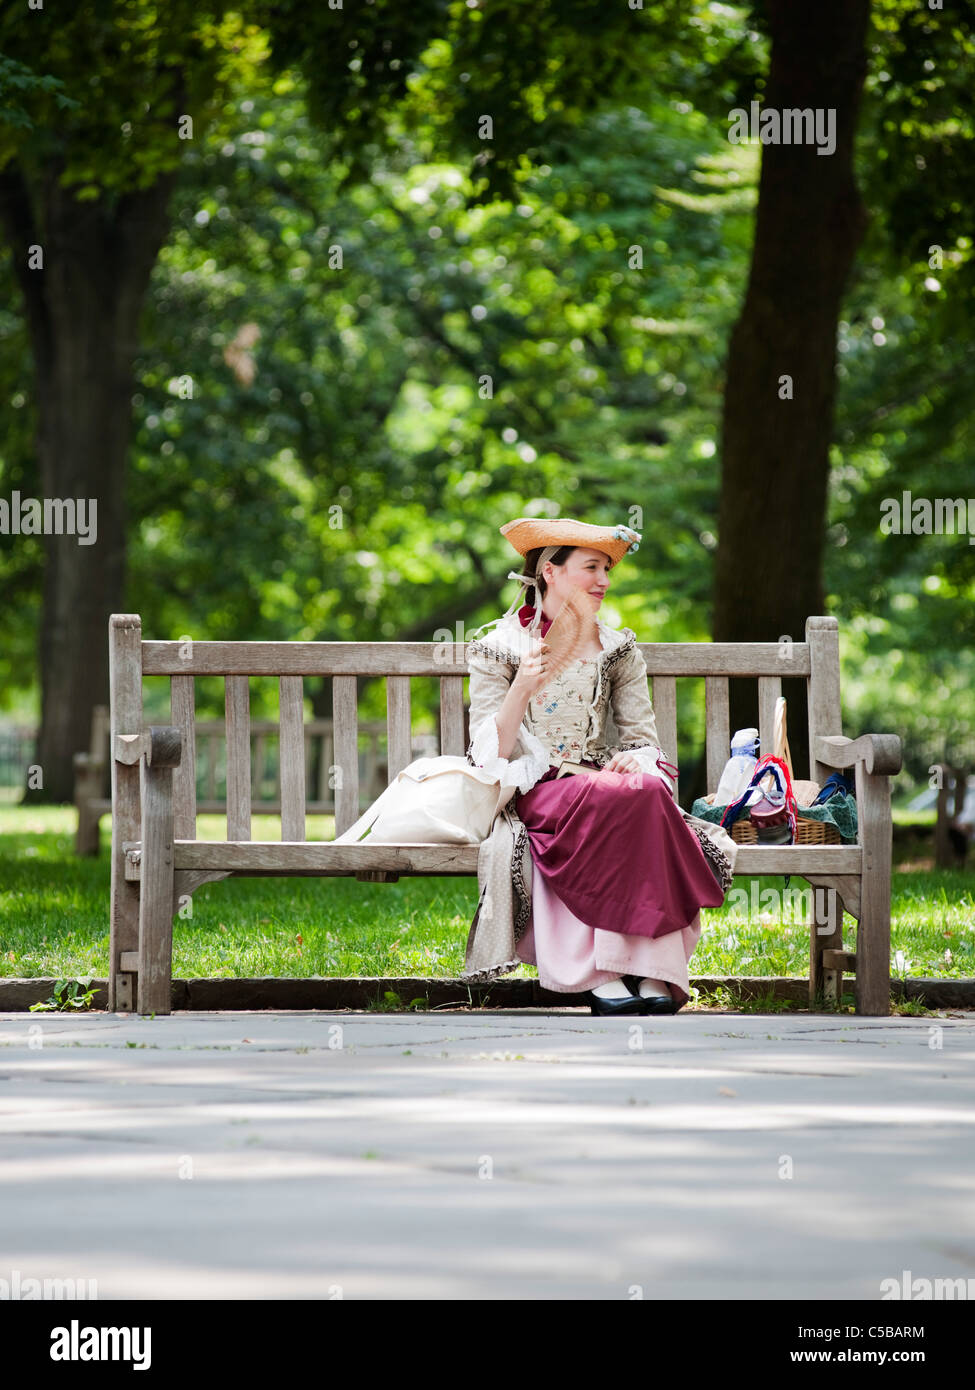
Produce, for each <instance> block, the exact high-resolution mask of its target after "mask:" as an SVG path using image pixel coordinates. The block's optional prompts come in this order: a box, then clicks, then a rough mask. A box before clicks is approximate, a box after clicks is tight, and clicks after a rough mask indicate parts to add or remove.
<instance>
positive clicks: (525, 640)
mask: <svg viewBox="0 0 975 1390" xmlns="http://www.w3.org/2000/svg"><path fill="white" fill-rule="evenodd" d="M501 534H502V535H504V536H506V537H507V539H508V540H509V541H510V543H511V544H512V545H513V546H514V548H515V550H517V551H518V553H519V555H521V556H523V557H524V560H525V565H524V572H523V573H522V574H520V575H518V574H513V575H512V576H511V577H512V578H516V579H518V580H519V582H520V583H522V584H523V585H524V586H525V591H524V595H523V597H524V600H525V602H524V603H523V606H522V607H521V608H520V609H519V611H518V613H517V614H515V613H513V611H512V610H513V609H514V607H515V604H512V605H511V608H509V609H508V612H507V613H505V614H504V616H503V617H502V618H500V619H496V620H495V623H494V625H493V631H491V632H489V633H488V634H487V636H486V637H483V638H478V639H477V640H475V641H474V642H472V643H471V644H470V645H469V646H468V667H469V670H470V706H471V707H470V729H471V744H470V747H469V749H468V760H469V761H470V762H472V763H474V764H475V765H476V766H479V767H484V768H486V769H487V770H489V771H492V772H496V773H497V775H498V776H499V777H500V778H501V780H502V782H503V783H505V784H508V785H516V786H517V791H516V792H515V793H514V795H513V797H512V799H511V801H510V803H509V806H508V808H507V809H506V811H505V813H504V814H505V816H506V819H507V822H508V827H509V831H510V833H511V835H512V836H513V837H514V838H513V840H509V842H508V843H511V844H513V845H514V846H515V849H514V851H513V853H512V871H511V872H512V877H513V878H515V879H517V878H518V875H519V868H518V864H517V862H516V861H517V860H518V858H519V851H518V845H519V840H518V836H519V834H521V835H522V837H523V833H524V832H523V831H522V830H521V825H523V827H524V830H526V831H527V839H528V844H529V846H530V855H531V870H532V872H531V877H530V884H531V887H530V901H531V912H530V917H528V920H527V921H526V920H525V918H526V917H527V916H528V914H527V905H526V904H525V903H524V893H522V900H523V905H524V906H525V907H526V910H525V911H524V912H522V913H521V915H520V920H519V921H518V924H517V926H516V929H515V932H514V936H513V938H511V937H510V936H509V940H511V939H513V940H514V941H515V946H516V952H517V959H518V960H521V961H525V962H527V963H529V964H534V965H537V967H538V976H539V982H540V983H541V985H542V987H543V988H545V989H550V990H553V991H557V992H561V993H580V992H583V991H589V998H590V1001H591V1007H592V1012H593V1013H594V1014H659V1013H676V1012H677V1011H678V1010H679V1009H680V1008H682V1007H683V1005H684V1004H685V1003H686V1002H687V1000H688V998H689V997H690V996H689V981H688V970H687V962H688V960H689V959H690V956H691V953H692V952H693V950H694V948H695V946H696V945H697V942H698V940H699V939H700V936H701V920H700V909H701V908H702V907H718V906H720V905H721V903H722V902H723V901H724V895H725V893H726V892H727V890H728V888H729V887H730V885H731V871H732V868H733V863H734V858H733V853H734V852H733V851H732V855H731V856H730V857H729V855H728V853H727V848H726V847H727V846H730V845H731V844H732V843H733V842H731V841H730V838H729V837H728V835H727V832H726V831H724V830H722V829H721V828H720V827H719V826H714V825H711V824H709V823H708V822H705V821H701V820H698V819H697V818H696V817H691V816H689V815H688V814H687V813H686V812H685V811H683V810H682V808H681V807H680V806H678V804H677V802H676V800H675V798H674V792H673V786H672V781H671V778H672V777H675V776H676V768H674V767H673V765H672V764H670V763H668V762H667V759H666V757H665V755H664V754H663V752H662V751H661V749H660V747H659V744H658V742H657V730H656V724H655V721H654V716H653V709H652V706H651V703H650V697H649V694H648V691H647V670H646V663H645V662H644V660H643V656H642V655H641V653H640V652H639V650H638V649H637V647H636V640H635V636H634V634H633V632H632V631H630V629H629V628H623V629H615V628H612V627H610V626H608V624H606V623H604V622H602V621H601V619H600V618H599V616H598V614H599V608H600V606H601V604H602V601H603V597H604V595H605V593H606V591H607V589H608V587H609V582H610V580H609V572H610V570H612V569H613V567H614V566H615V565H616V564H617V563H618V562H619V561H620V560H621V559H622V557H623V555H624V554H625V553H626V552H627V550H628V549H630V548H632V549H636V548H637V543H638V542H639V539H640V538H639V535H638V534H637V533H636V532H635V531H632V530H631V529H630V528H629V527H625V526H617V527H608V526H593V525H590V524H588V523H586V522H580V521H573V520H570V519H560V520H554V521H552V520H531V519H526V518H520V519H518V520H517V521H511V522H508V524H507V525H505V526H502V527H501ZM580 594H581V595H584V596H586V602H587V603H588V604H591V606H592V617H590V616H589V610H588V609H586V608H585V607H584V606H582V607H580V604H579V595H580ZM521 597H522V596H521V595H519V598H521ZM566 600H570V602H569V604H568V607H567V609H566V613H567V614H571V613H572V612H573V610H574V611H575V612H576V613H581V615H582V616H581V617H580V619H579V622H578V624H577V627H576V631H577V634H578V635H577V636H576V637H575V638H574V640H573V642H572V644H571V646H570V647H569V648H568V649H567V650H570V651H572V653H573V659H571V660H570V661H569V664H567V665H566V664H565V657H564V655H563V658H562V660H561V661H560V660H558V659H556V658H555V657H554V656H553V654H552V653H551V650H550V648H549V645H548V643H547V642H546V641H545V638H546V636H547V634H548V631H549V629H550V627H551V625H552V622H553V620H554V619H555V618H556V617H557V616H558V615H559V613H560V611H561V610H562V607H563V603H565V602H566ZM515 602H516V603H517V602H518V600H517V599H516V601H515ZM486 626H487V625H486ZM565 626H566V624H565V623H563V624H561V625H560V627H562V628H564V627H565ZM568 626H569V627H570V628H571V626H572V624H571V623H569V624H568ZM559 631H560V629H558V628H557V629H556V632H557V633H558V632H559ZM555 636H556V634H553V642H554V640H555ZM609 711H611V712H612V721H613V723H614V724H615V727H616V734H617V739H616V740H614V742H615V744H616V746H615V747H610V746H609V744H608V742H607V724H608V719H607V715H608V712H609ZM563 763H570V764H573V765H575V767H577V768H578V771H576V772H575V775H571V776H570V775H566V771H567V769H566V770H562V772H561V775H560V769H562V764H563ZM519 822H520V823H521V825H519ZM525 882H526V880H525V879H524V878H523V877H522V884H524V883H525ZM485 896H486V895H485V894H483V893H482V903H481V905H479V908H478V916H477V917H475V920H474V923H473V925H472V928H471V938H470V941H469V943H468V960H469V961H470V960H471V959H472V955H476V954H477V953H476V951H475V950H474V949H473V948H474V946H475V939H476V934H477V931H478V930H480V929H481V927H482V926H483V927H484V931H485V936H487V935H488V934H489V933H496V932H497V926H496V924H494V923H492V921H491V916H490V912H488V913H487V914H486V925H485V924H484V923H483V922H482V921H481V919H482V914H484V908H485V903H484V901H483V899H484V897H485ZM487 896H489V895H487ZM499 896H500V895H499ZM509 954H510V952H509ZM481 959H482V960H483V959H484V952H483V950H482V951H481ZM516 964H517V960H509V961H507V962H503V961H502V962H500V963H499V964H497V965H492V966H491V968H490V969H488V970H483V971H481V972H480V978H485V979H486V978H490V977H492V976H493V975H494V974H497V973H501V971H502V970H503V969H511V968H514V967H515V965H516Z"/></svg>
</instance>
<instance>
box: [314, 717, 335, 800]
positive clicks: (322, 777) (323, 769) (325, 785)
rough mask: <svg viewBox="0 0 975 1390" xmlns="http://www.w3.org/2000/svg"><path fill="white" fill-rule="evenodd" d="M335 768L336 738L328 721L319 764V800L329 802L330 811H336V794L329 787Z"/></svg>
mask: <svg viewBox="0 0 975 1390" xmlns="http://www.w3.org/2000/svg"><path fill="white" fill-rule="evenodd" d="M334 766H335V738H334V734H333V732H332V721H331V720H329V721H328V729H327V730H326V731H325V732H324V733H323V734H322V752H321V757H320V759H319V762H318V800H319V801H320V802H325V801H327V802H328V805H329V809H330V810H331V811H333V812H334V810H335V793H334V791H333V790H332V788H331V787H330V785H329V778H330V777H331V775H332V768H333V767H334Z"/></svg>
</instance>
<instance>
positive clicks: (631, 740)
mask: <svg viewBox="0 0 975 1390" xmlns="http://www.w3.org/2000/svg"><path fill="white" fill-rule="evenodd" d="M610 704H611V706H612V710H613V721H614V723H615V724H616V728H617V730H618V731H619V740H620V741H619V748H620V749H621V750H625V751H626V752H629V753H630V754H632V756H633V757H634V758H636V760H637V762H638V763H639V764H640V768H641V770H642V771H643V772H647V773H651V774H652V775H653V776H655V777H659V778H661V780H662V781H664V782H666V783H667V785H668V786H669V787H670V789H671V792H673V788H674V780H675V779H674V776H673V775H672V774H671V773H669V772H667V771H666V769H665V768H664V767H663V766H661V764H662V763H664V762H667V761H668V758H667V755H666V754H665V753H664V752H663V751H662V750H661V747H660V742H659V739H658V737H657V721H656V720H655V719H654V717H653V706H652V704H651V703H650V692H649V691H648V689H647V663H646V662H645V661H644V659H643V653H642V652H641V651H639V649H638V648H636V647H634V648H633V650H632V651H631V652H629V653H628V655H627V656H626V658H624V660H622V661H621V662H620V664H619V666H618V667H617V670H616V672H615V678H614V680H613V684H612V689H611V692H610Z"/></svg>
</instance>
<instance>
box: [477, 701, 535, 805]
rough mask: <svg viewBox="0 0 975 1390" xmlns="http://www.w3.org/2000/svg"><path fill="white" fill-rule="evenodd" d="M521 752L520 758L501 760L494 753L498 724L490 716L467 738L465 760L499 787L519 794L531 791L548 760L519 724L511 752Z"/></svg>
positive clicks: (533, 739) (530, 734) (531, 734)
mask: <svg viewBox="0 0 975 1390" xmlns="http://www.w3.org/2000/svg"><path fill="white" fill-rule="evenodd" d="M519 749H522V750H524V751H523V753H522V756H521V757H520V758H502V757H501V756H500V755H499V753H498V724H497V720H496V719H495V717H494V715H493V714H491V715H489V716H488V717H487V718H486V719H483V720H482V721H481V723H480V724H479V725H478V727H477V731H476V733H474V734H473V735H472V736H471V742H470V747H469V748H468V750H467V758H468V761H469V762H472V763H473V764H474V766H475V767H482V768H483V769H484V771H485V772H489V773H490V774H491V776H492V777H497V778H498V780H499V782H500V783H501V785H502V787H514V788H516V789H517V790H518V791H520V792H528V791H531V789H532V787H533V786H534V785H535V783H536V782H537V781H539V779H540V778H542V777H544V776H545V774H546V772H548V769H549V757H548V753H547V752H546V751H545V746H544V744H543V743H542V742H541V740H540V739H538V738H536V736H535V735H534V734H533V733H530V732H529V730H528V729H526V728H525V727H524V725H522V727H521V728H520V729H519V730H518V737H517V739H516V740H515V746H514V748H513V749H512V752H518V750H519Z"/></svg>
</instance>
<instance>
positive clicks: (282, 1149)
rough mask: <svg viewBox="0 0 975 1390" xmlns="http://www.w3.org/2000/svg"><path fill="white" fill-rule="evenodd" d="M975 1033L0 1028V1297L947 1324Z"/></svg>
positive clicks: (957, 1263) (570, 1023)
mask: <svg viewBox="0 0 975 1390" xmlns="http://www.w3.org/2000/svg"><path fill="white" fill-rule="evenodd" d="M973 1063H975V1014H973V1013H970V1012H969V1013H958V1014H955V1015H952V1016H945V1017H940V1018H937V1019H931V1018H910V1017H893V1018H864V1017H859V1016H856V1015H810V1014H805V1015H794V1014H788V1015H786V1014H768V1015H757V1014H729V1013H718V1012H711V1013H703V1012H702V1013H697V1012H692V1013H687V1012H684V1013H681V1014H678V1015H677V1016H675V1017H673V1018H666V1017H665V1018H648V1019H631V1018H618V1019H600V1018H593V1017H592V1016H591V1015H590V1014H589V1013H588V1012H586V1011H584V1010H580V1009H565V1010H538V1011H535V1010H526V1009H524V1008H519V1009H514V1010H510V1011H503V1012H502V1011H492V1012H491V1013H490V1014H485V1013H483V1012H476V1013H473V1012H464V1011H452V1012H450V1013H440V1014H438V1013H422V1014H409V1013H402V1014H375V1013H349V1012H340V1013H320V1012H310V1013H297V1012H295V1011H291V1010H289V1011H286V1012H280V1013H271V1012H269V1013H239V1014H233V1013H178V1014H173V1015H170V1016H168V1017H158V1018H155V1019H147V1018H140V1017H138V1016H136V1015H114V1014H92V1015H85V1016H70V1015H61V1014H58V1015H37V1014H34V1015H24V1014H22V1013H17V1014H0V1201H2V1207H3V1213H2V1219H0V1279H9V1278H10V1276H11V1273H12V1271H14V1270H17V1271H19V1273H20V1277H21V1279H24V1278H27V1277H36V1278H74V1279H79V1280H80V1279H95V1280H97V1292H98V1297H99V1298H102V1299H108V1298H146V1299H153V1298H164V1297H176V1298H213V1297H229V1298H275V1299H276V1298H288V1299H294V1298H297V1299H301V1298H329V1297H335V1296H339V1295H340V1296H342V1297H344V1298H406V1299H418V1300H422V1299H430V1298H436V1299H474V1298H478V1299H500V1298H515V1297H516V1298H528V1299H542V1298H572V1299H579V1298H587V1299H588V1298H597V1299H624V1298H632V1297H633V1296H634V1293H635V1292H636V1291H638V1292H642V1296H643V1297H644V1298H666V1299H673V1298H695V1299H701V1298H703V1299H720V1298H729V1297H730V1298H749V1299H759V1300H768V1299H771V1300H775V1299H793V1298H811V1299H833V1298H851V1299H870V1300H875V1299H878V1298H880V1296H881V1280H883V1279H885V1278H894V1279H897V1280H898V1281H900V1279H901V1277H902V1272H903V1271H904V1270H910V1271H911V1272H912V1276H913V1277H927V1278H931V1279H934V1278H966V1279H968V1280H970V1284H969V1289H970V1291H971V1294H972V1296H973V1297H975V1202H973V1200H972V1199H973V1195H975V1164H973V1162H972V1156H973V1154H975V1065H973Z"/></svg>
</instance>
